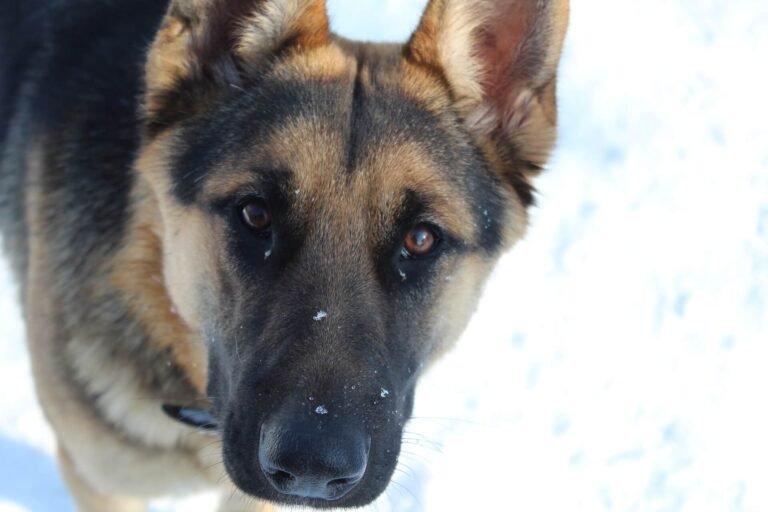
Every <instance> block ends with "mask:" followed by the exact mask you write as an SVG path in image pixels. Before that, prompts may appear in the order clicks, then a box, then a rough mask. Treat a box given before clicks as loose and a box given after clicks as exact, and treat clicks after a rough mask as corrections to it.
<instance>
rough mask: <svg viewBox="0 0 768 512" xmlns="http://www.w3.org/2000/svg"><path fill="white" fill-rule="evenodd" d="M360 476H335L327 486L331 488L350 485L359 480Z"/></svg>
mask: <svg viewBox="0 0 768 512" xmlns="http://www.w3.org/2000/svg"><path fill="white" fill-rule="evenodd" d="M360 479H361V477H359V476H355V477H352V478H336V479H335V480H331V481H330V482H328V487H330V488H331V489H338V488H340V487H351V486H353V485H355V484H356V483H357V482H359V481H360Z"/></svg>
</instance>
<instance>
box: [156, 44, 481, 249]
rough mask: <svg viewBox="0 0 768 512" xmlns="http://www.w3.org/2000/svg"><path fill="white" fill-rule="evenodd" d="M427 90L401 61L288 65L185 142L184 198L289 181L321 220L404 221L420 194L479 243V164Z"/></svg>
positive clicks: (177, 170) (311, 59)
mask: <svg viewBox="0 0 768 512" xmlns="http://www.w3.org/2000/svg"><path fill="white" fill-rule="evenodd" d="M429 86H433V87H434V84H433V83H430V82H429V80H425V79H424V78H423V77H421V76H418V75H414V73H409V70H408V69H407V67H406V66H404V65H403V64H402V61H401V59H399V58H398V54H397V52H396V51H395V52H392V51H389V52H386V51H375V52H371V51H359V50H358V51H354V52H336V51H334V52H331V54H330V55H323V54H321V55H307V56H298V57H296V58H295V59H292V60H288V61H286V62H284V63H281V64H280V65H278V66H276V68H275V69H274V70H273V71H272V72H271V73H269V74H268V75H267V76H265V77H263V78H262V79H261V80H260V81H259V82H258V83H256V84H253V85H252V86H250V87H248V88H244V90H243V91H239V90H236V91H235V92H233V95H232V98H231V99H230V100H229V101H226V102H224V103H222V104H221V105H220V106H219V107H218V108H217V109H215V110H214V111H213V112H212V113H211V114H210V115H209V116H207V117H206V118H205V119H202V120H200V121H197V122H195V123H194V124H191V125H190V126H188V127H187V128H186V129H185V130H183V132H182V135H181V137H180V138H179V145H180V147H181V148H183V149H182V151H181V152H180V157H179V158H178V159H177V162H176V165H174V166H173V168H172V170H171V172H172V173H173V177H172V178H173V182H174V190H175V191H176V193H177V195H178V196H179V197H180V198H181V199H182V201H185V202H191V201H192V200H194V198H195V197H199V196H200V194H202V195H204V196H208V197H226V196H227V195H232V194H233V193H235V192H236V191H237V190H239V189H243V188H247V187H250V186H254V184H256V185H258V182H259V180H260V177H261V174H262V173H263V172H264V171H269V172H270V173H273V172H274V171H277V172H284V173H285V174H286V175H287V176H288V179H286V180H285V182H286V183H288V184H290V187H291V188H292V189H293V190H292V191H293V192H295V197H294V200H295V201H296V202H297V203H302V202H304V203H306V202H307V201H311V202H312V204H311V205H306V204H305V206H308V207H311V208H312V209H313V210H314V211H315V212H316V211H317V209H318V208H319V207H322V205H323V204H333V205H334V211H336V212H338V213H339V215H345V214H346V216H350V215H359V213H360V212H353V211H352V210H353V209H354V208H358V209H359V208H361V207H363V206H365V207H366V208H369V209H370V208H374V209H375V208H379V209H387V208H390V209H394V208H396V207H397V206H398V205H399V203H400V202H401V201H402V199H403V198H404V197H405V196H406V195H407V194H412V193H415V194H416V195H418V196H419V197H422V198H425V199H427V200H428V201H429V204H430V206H431V207H432V209H433V210H434V211H435V213H436V215H437V216H439V217H440V220H441V221H442V222H445V223H448V224H449V226H448V227H450V228H452V230H453V231H456V232H457V234H460V235H466V236H467V237H469V236H470V233H468V232H467V231H468V229H469V227H468V226H467V225H466V222H465V221H463V220H462V218H464V219H466V218H467V217H469V213H468V209H469V205H467V204H466V201H465V200H464V197H465V194H464V193H463V190H464V189H466V186H465V184H464V183H463V181H465V180H466V176H465V174H466V172H467V170H468V169H469V168H471V167H472V166H471V163H472V162H469V161H468V160H471V158H469V157H468V155H470V152H468V150H467V145H466V144H464V143H463V142H464V141H462V140H461V137H460V136H459V134H457V132H456V130H455V124H452V119H450V118H446V117H444V116H442V115H441V114H442V112H441V111H440V110H439V109H436V108H435V105H434V103H435V101H438V100H439V98H441V97H442V96H443V95H445V91H442V90H440V88H439V87H434V91H432V93H431V95H429V94H427V93H428V91H426V88H427V87H429ZM425 98H426V99H425ZM436 98H437V99H438V100H436ZM429 101H431V102H432V103H431V104H430V103H429ZM470 156H471V155H470ZM340 202H342V203H345V204H347V205H348V208H347V209H346V210H349V211H346V212H345V210H342V209H339V203H340ZM462 231H464V232H462Z"/></svg>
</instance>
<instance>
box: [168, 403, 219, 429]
mask: <svg viewBox="0 0 768 512" xmlns="http://www.w3.org/2000/svg"><path fill="white" fill-rule="evenodd" d="M162 409H163V412H164V413H165V414H167V415H168V416H169V417H170V418H171V419H174V420H176V421H178V422H179V423H183V424H185V425H189V426H191V427H194V428H196V429H199V430H203V431H206V432H218V430H219V422H218V420H217V419H216V417H215V416H214V415H213V413H212V412H211V411H210V410H209V409H204V408H200V407H187V406H183V405H174V404H163V405H162Z"/></svg>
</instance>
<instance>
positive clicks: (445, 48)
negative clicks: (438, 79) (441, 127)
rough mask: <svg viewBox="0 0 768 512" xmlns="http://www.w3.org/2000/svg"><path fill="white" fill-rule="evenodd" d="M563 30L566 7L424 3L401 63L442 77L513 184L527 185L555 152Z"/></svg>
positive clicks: (562, 3)
mask: <svg viewBox="0 0 768 512" xmlns="http://www.w3.org/2000/svg"><path fill="white" fill-rule="evenodd" d="M567 24H568V0H536V1H534V0H476V1H467V0H431V1H430V2H429V4H428V6H427V9H426V11H425V13H424V16H423V17H422V20H421V23H420V25H419V27H418V29H417V30H416V32H415V33H414V34H413V36H412V37H411V40H410V42H409V43H408V45H407V46H406V51H405V56H406V58H407V59H409V60H411V61H412V62H414V63H415V64H417V65H422V66H425V67H427V68H428V69H431V70H438V71H439V72H440V73H441V74H442V76H443V77H444V78H445V80H446V82H447V83H448V85H449V87H450V89H451V92H452V93H453V97H454V103H455V107H456V108H457V109H458V110H459V112H460V114H461V115H462V117H463V118H464V120H465V123H466V126H467V127H468V128H469V129H470V130H471V131H472V132H473V133H474V134H475V135H477V136H478V137H479V138H480V139H482V141H483V143H484V145H485V146H489V147H494V148H495V151H494V153H495V154H494V158H495V159H496V160H500V161H501V167H503V169H502V172H503V174H504V175H505V176H507V177H508V178H509V179H511V180H512V181H515V180H517V181H520V180H522V181H526V180H527V173H535V172H536V171H537V170H538V169H540V168H541V167H542V166H543V165H544V164H545V162H546V160H547V158H548V156H549V153H550V151H551V149H552V146H553V145H554V140H555V134H556V121H557V119H556V115H555V113H556V102H555V82H556V72H557V64H558V61H559V58H560V53H561V49H562V45H563V39H564V37H565V30H566V26H567Z"/></svg>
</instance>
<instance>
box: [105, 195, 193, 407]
mask: <svg viewBox="0 0 768 512" xmlns="http://www.w3.org/2000/svg"><path fill="white" fill-rule="evenodd" d="M150 194H151V193H150V192H149V191H148V190H145V191H144V193H141V195H142V196H143V197H141V198H139V199H137V200H136V201H137V203H138V204H141V203H150V204H148V205H146V206H141V207H140V208H138V209H137V214H136V216H135V219H134V221H133V222H134V225H133V226H131V228H130V236H129V238H128V240H127V241H126V244H125V246H124V248H123V251H122V252H121V254H120V256H118V258H117V261H116V263H115V266H114V271H113V274H112V279H113V282H114V284H115V286H116V287H117V289H119V290H121V291H122V292H123V294H124V297H125V300H127V301H128V302H129V304H130V307H131V311H132V312H133V314H134V315H135V316H136V318H138V319H139V321H140V322H141V324H142V326H143V327H144V328H145V329H146V330H147V332H148V333H149V335H150V339H151V341H152V342H153V343H155V344H156V346H157V348H158V349H159V350H160V351H164V350H165V349H170V353H171V356H172V358H173V364H175V365H178V366H179V367H181V368H183V369H184V374H185V375H186V376H187V378H188V379H189V381H190V383H191V384H192V385H193V386H194V388H195V389H196V390H197V391H198V392H199V393H200V395H201V396H204V393H205V384H206V375H205V372H206V361H207V356H206V354H205V344H204V343H203V342H202V340H201V339H200V337H199V334H198V333H196V332H194V331H192V330H191V329H190V327H189V326H188V324H187V323H185V322H184V321H183V320H182V319H181V318H180V317H179V315H178V314H177V312H176V306H174V304H173V302H172V301H171V299H170V297H169V296H168V289H167V288H166V273H165V272H163V268H164V267H163V244H162V242H161V239H160V236H161V235H162V233H158V226H156V224H157V219H158V217H159V211H158V210H157V209H156V208H153V207H152V204H153V203H154V201H153V200H152V198H151V196H150Z"/></svg>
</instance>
